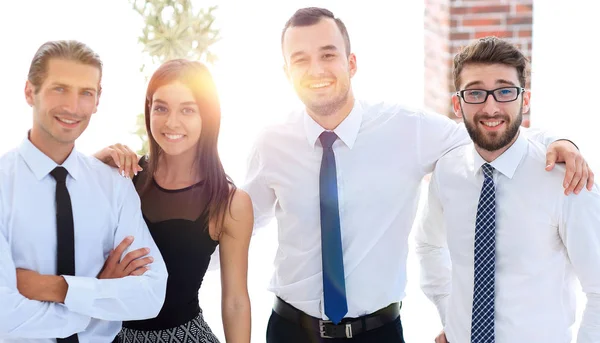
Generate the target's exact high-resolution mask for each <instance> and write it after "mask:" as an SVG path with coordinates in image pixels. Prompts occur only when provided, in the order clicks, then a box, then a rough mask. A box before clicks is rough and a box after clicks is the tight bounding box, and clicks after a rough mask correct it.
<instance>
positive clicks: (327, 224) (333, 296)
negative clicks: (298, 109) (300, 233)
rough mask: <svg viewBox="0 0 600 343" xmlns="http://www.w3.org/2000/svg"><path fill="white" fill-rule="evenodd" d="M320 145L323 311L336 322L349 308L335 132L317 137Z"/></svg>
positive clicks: (327, 132)
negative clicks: (334, 143)
mask: <svg viewBox="0 0 600 343" xmlns="http://www.w3.org/2000/svg"><path fill="white" fill-rule="evenodd" d="M319 139H320V140H321V145H322V146H323V157H322V159H321V173H320V176H319V193H320V200H321V255H322V260H323V296H324V298H325V314H326V315H327V317H328V318H329V320H331V321H332V322H334V323H335V324H337V323H339V322H340V321H341V320H342V318H344V316H345V315H346V313H347V312H348V303H347V302H346V281H345V279H344V257H343V253H342V233H341V231H340V212H339V206H338V190H337V175H336V168H335V155H334V153H333V148H332V145H333V142H335V140H336V139H337V135H336V134H335V133H333V132H329V131H325V132H323V133H322V134H321V136H320V137H319Z"/></svg>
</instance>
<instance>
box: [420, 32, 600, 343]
mask: <svg viewBox="0 0 600 343" xmlns="http://www.w3.org/2000/svg"><path fill="white" fill-rule="evenodd" d="M526 68H527V60H526V58H525V57H524V56H523V54H522V53H521V52H520V51H519V50H518V49H517V48H515V47H514V46H512V45H511V44H509V43H508V42H506V41H504V40H501V39H498V38H495V37H487V38H483V39H480V40H477V41H475V42H473V43H471V44H470V45H468V46H467V47H466V48H464V49H463V50H462V51H461V52H460V53H459V54H457V55H456V57H455V58H454V73H453V74H454V83H455V86H456V89H457V90H458V91H457V92H456V94H455V95H454V96H453V99H452V102H453V107H454V111H455V113H456V114H457V115H458V116H460V117H463V118H464V123H465V126H466V128H467V130H468V132H469V135H470V136H471V138H472V140H473V144H470V145H467V146H463V147H460V148H457V149H455V150H453V151H451V152H450V153H448V154H447V155H446V156H444V157H442V158H441V159H440V160H439V161H438V163H437V166H436V168H435V171H434V172H433V176H432V178H431V182H430V186H429V196H428V202H427V205H426V206H425V209H424V213H423V215H424V217H423V220H422V222H421V225H420V227H419V229H418V232H417V235H416V237H417V254H418V256H419V260H420V263H421V267H422V271H421V286H422V289H423V291H424V292H425V294H426V295H427V296H428V297H429V298H430V299H431V300H432V301H433V302H434V303H435V305H436V306H437V308H438V311H439V314H440V317H441V319H442V323H443V325H444V331H443V332H442V333H441V334H440V335H439V336H438V337H437V338H436V340H435V342H437V343H445V342H450V343H462V342H472V343H508V342H510V343H531V342H545V343H548V342H550V343H568V342H571V332H570V327H571V326H572V325H573V323H574V321H575V308H576V307H575V305H576V304H575V282H576V278H579V281H580V282H581V285H582V286H583V291H584V292H585V293H586V294H587V299H588V301H587V306H586V308H585V311H584V315H583V321H582V323H581V326H580V329H579V334H578V340H577V342H578V343H592V342H600V273H599V272H598V271H599V270H600V230H599V228H600V192H599V190H598V187H597V186H596V185H594V186H593V189H592V190H591V191H589V192H582V193H580V194H579V195H570V196H564V195H563V190H562V188H561V187H560V180H561V179H562V175H563V174H562V173H563V170H564V169H563V167H559V168H556V169H555V170H553V171H551V172H544V171H543V168H542V167H543V165H544V163H545V150H546V149H545V147H544V146H542V145H540V144H538V143H537V142H534V141H532V140H530V139H528V138H527V137H526V136H525V135H524V134H522V133H521V132H520V131H521V129H520V128H519V125H520V124H521V121H522V116H523V113H524V112H526V111H527V110H528V108H529V99H530V92H529V91H528V90H525V89H524V88H523V87H524V86H525V81H526Z"/></svg>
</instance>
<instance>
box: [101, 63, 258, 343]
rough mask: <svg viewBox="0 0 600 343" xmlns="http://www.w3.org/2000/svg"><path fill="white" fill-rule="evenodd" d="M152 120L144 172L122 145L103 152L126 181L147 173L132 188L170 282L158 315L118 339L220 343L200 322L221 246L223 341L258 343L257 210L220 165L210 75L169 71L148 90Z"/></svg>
mask: <svg viewBox="0 0 600 343" xmlns="http://www.w3.org/2000/svg"><path fill="white" fill-rule="evenodd" d="M144 112H145V120H146V130H147V132H148V141H149V150H150V151H149V154H148V156H144V157H142V158H141V159H140V160H139V166H138V165H135V163H132V160H131V159H132V158H134V159H135V160H133V161H137V156H136V155H135V153H133V152H132V151H131V150H130V149H129V148H126V147H124V146H122V145H115V146H111V147H108V148H105V149H103V150H102V151H100V152H98V153H97V154H96V157H97V158H98V159H100V160H101V161H103V162H105V163H107V164H110V165H112V166H115V167H118V168H120V170H121V171H123V172H125V169H126V166H128V169H131V166H133V165H135V167H134V168H136V169H135V171H136V172H137V171H139V173H137V175H135V176H134V177H133V182H134V184H135V187H136V189H137V191H138V194H139V195H140V199H141V203H142V212H143V214H144V219H145V220H146V223H147V224H148V228H149V230H150V232H151V234H152V237H153V238H154V240H155V242H156V244H157V246H158V248H159V250H160V252H161V254H162V256H163V258H164V260H165V263H166V265H167V271H168V273H169V279H168V282H167V295H166V298H165V303H164V305H163V308H162V310H161V312H160V313H159V315H158V316H157V317H156V318H153V319H147V320H141V321H130V322H124V323H123V329H122V330H121V332H120V333H119V335H118V336H117V339H116V340H118V341H119V342H122V343H154V342H165V343H175V342H177V343H184V342H190V343H191V342H211V343H212V342H218V340H217V338H216V337H215V335H214V334H213V333H212V332H211V330H210V328H209V327H208V325H207V324H206V322H205V321H204V319H203V317H202V310H201V309H200V305H199V301H198V291H199V289H200V285H201V283H202V279H203V277H204V274H205V273H206V270H207V268H208V265H209V262H210V257H211V254H212V253H213V252H214V251H215V248H216V247H217V245H220V248H219V251H220V257H221V258H220V261H221V284H222V314H223V315H222V317H223V327H224V331H225V337H226V340H227V342H230V343H231V342H244V343H247V342H250V300H249V296H248V290H247V270H248V246H249V242H250V236H251V232H252V226H253V215H252V203H251V201H250V198H249V196H248V194H246V193H245V192H244V191H242V190H240V189H236V187H235V185H234V184H233V182H232V181H231V179H230V178H229V177H228V176H227V175H226V174H225V171H224V169H223V165H222V164H221V161H220V158H219V154H218V150H217V141H218V136H219V128H220V121H221V110H220V104H219V97H218V95H217V91H216V87H215V84H214V81H213V79H212V76H211V75H210V73H209V71H208V69H207V68H206V67H205V66H204V65H203V64H201V63H199V62H192V61H187V60H181V59H179V60H171V61H168V62H166V63H164V64H163V65H161V66H160V68H158V70H156V72H155V73H154V74H153V76H152V78H151V79H150V82H149V84H148V90H147V92H146V101H145V107H144ZM128 171H129V170H128ZM123 174H124V175H125V173H123ZM125 176H126V175H125ZM150 268H151V266H150Z"/></svg>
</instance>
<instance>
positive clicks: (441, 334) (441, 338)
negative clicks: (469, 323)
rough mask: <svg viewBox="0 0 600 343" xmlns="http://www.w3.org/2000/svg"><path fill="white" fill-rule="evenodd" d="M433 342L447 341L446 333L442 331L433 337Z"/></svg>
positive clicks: (442, 342) (441, 342) (445, 342)
mask: <svg viewBox="0 0 600 343" xmlns="http://www.w3.org/2000/svg"><path fill="white" fill-rule="evenodd" d="M435 343H448V340H446V334H445V333H444V331H442V332H441V333H440V334H439V335H438V336H437V337H436V338H435Z"/></svg>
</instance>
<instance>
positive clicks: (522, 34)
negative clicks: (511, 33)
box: [518, 30, 532, 38]
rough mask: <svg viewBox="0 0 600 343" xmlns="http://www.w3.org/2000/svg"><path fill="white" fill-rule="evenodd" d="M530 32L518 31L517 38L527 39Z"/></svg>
mask: <svg viewBox="0 0 600 343" xmlns="http://www.w3.org/2000/svg"><path fill="white" fill-rule="evenodd" d="M531 33H532V32H531V30H519V35H518V36H519V38H528V37H531Z"/></svg>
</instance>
